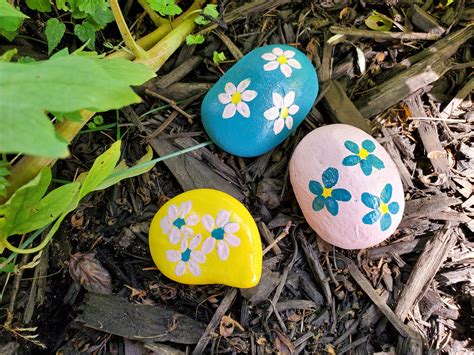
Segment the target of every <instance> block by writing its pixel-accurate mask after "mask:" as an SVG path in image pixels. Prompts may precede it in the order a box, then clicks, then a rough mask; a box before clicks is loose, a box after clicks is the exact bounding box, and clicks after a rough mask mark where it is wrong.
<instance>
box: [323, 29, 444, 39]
mask: <svg viewBox="0 0 474 355" xmlns="http://www.w3.org/2000/svg"><path fill="white" fill-rule="evenodd" d="M329 31H331V32H332V33H335V34H338V35H345V36H348V37H366V38H374V39H386V40H390V39H399V40H405V41H417V40H422V41H436V40H437V39H439V37H440V36H439V35H438V34H434V33H423V32H389V31H371V30H359V29H357V28H348V27H341V26H331V27H329Z"/></svg>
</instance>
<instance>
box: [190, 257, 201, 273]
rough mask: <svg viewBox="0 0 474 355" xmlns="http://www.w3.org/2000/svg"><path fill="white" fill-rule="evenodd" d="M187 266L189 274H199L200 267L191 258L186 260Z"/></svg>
mask: <svg viewBox="0 0 474 355" xmlns="http://www.w3.org/2000/svg"><path fill="white" fill-rule="evenodd" d="M188 268H189V271H191V274H193V275H194V276H199V274H201V269H199V265H198V264H197V263H196V262H195V261H194V260H192V259H191V260H189V261H188Z"/></svg>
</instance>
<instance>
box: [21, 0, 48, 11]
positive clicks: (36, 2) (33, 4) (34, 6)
mask: <svg viewBox="0 0 474 355" xmlns="http://www.w3.org/2000/svg"><path fill="white" fill-rule="evenodd" d="M26 5H27V6H28V7H29V8H30V9H31V10H36V11H40V12H50V11H51V4H50V3H49V0H26Z"/></svg>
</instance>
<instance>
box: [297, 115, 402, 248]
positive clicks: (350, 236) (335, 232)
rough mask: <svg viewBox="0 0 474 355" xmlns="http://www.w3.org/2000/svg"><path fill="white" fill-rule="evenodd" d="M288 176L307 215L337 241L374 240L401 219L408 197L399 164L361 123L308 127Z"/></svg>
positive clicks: (347, 244) (345, 244)
mask: <svg viewBox="0 0 474 355" xmlns="http://www.w3.org/2000/svg"><path fill="white" fill-rule="evenodd" d="M290 179H291V185H292V186H293V190H294V192H295V195H296V199H297V200H298V203H299V205H300V207H301V209H302V211H303V214H304V216H305V218H306V221H307V222H308V223H309V225H310V226H311V228H313V229H314V230H315V231H316V233H318V235H319V236H320V237H321V238H323V239H324V240H325V241H327V242H328V243H331V244H333V245H335V246H338V247H341V248H344V249H363V248H368V247H371V246H373V245H376V244H378V243H380V242H382V241H383V240H385V239H387V238H388V237H389V236H390V235H391V234H392V233H393V232H394V231H395V230H396V229H397V226H398V224H399V223H400V221H401V219H402V215H403V209H404V207H405V201H404V194H403V187H402V182H401V180H400V175H399V173H398V170H397V167H396V166H395V163H394V162H393V160H392V159H391V158H390V156H389V155H388V153H387V152H386V151H385V149H384V148H383V147H382V146H381V145H380V144H379V143H378V142H377V141H376V140H375V139H374V138H372V137H371V136H369V135H368V134H367V133H365V132H364V131H362V130H360V129H358V128H355V127H352V126H349V125H344V124H333V125H329V126H325V127H321V128H318V129H315V130H314V131H312V132H311V133H309V134H308V135H307V136H306V137H305V138H304V139H303V140H302V141H301V142H300V144H299V145H298V146H297V147H296V150H295V152H294V153H293V156H292V158H291V162H290Z"/></svg>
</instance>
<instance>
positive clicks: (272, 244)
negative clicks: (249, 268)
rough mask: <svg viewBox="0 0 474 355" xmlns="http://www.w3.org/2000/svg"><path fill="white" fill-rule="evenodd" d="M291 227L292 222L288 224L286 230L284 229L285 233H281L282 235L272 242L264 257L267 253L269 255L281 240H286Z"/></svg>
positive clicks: (264, 251) (263, 253)
mask: <svg viewBox="0 0 474 355" xmlns="http://www.w3.org/2000/svg"><path fill="white" fill-rule="evenodd" d="M290 227H291V221H289V222H288V223H287V224H286V226H285V229H283V232H281V233H280V235H279V236H278V237H277V238H276V239H275V240H274V241H273V242H271V243H270V244H269V245H268V246H267V247H266V248H265V249H263V252H262V256H264V255H265V254H266V253H268V252H269V251H270V249H272V248H273V247H274V246H276V245H277V244H278V242H279V241H280V240H282V239H283V238H285V237H286V236H287V235H288V234H289V232H290Z"/></svg>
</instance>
